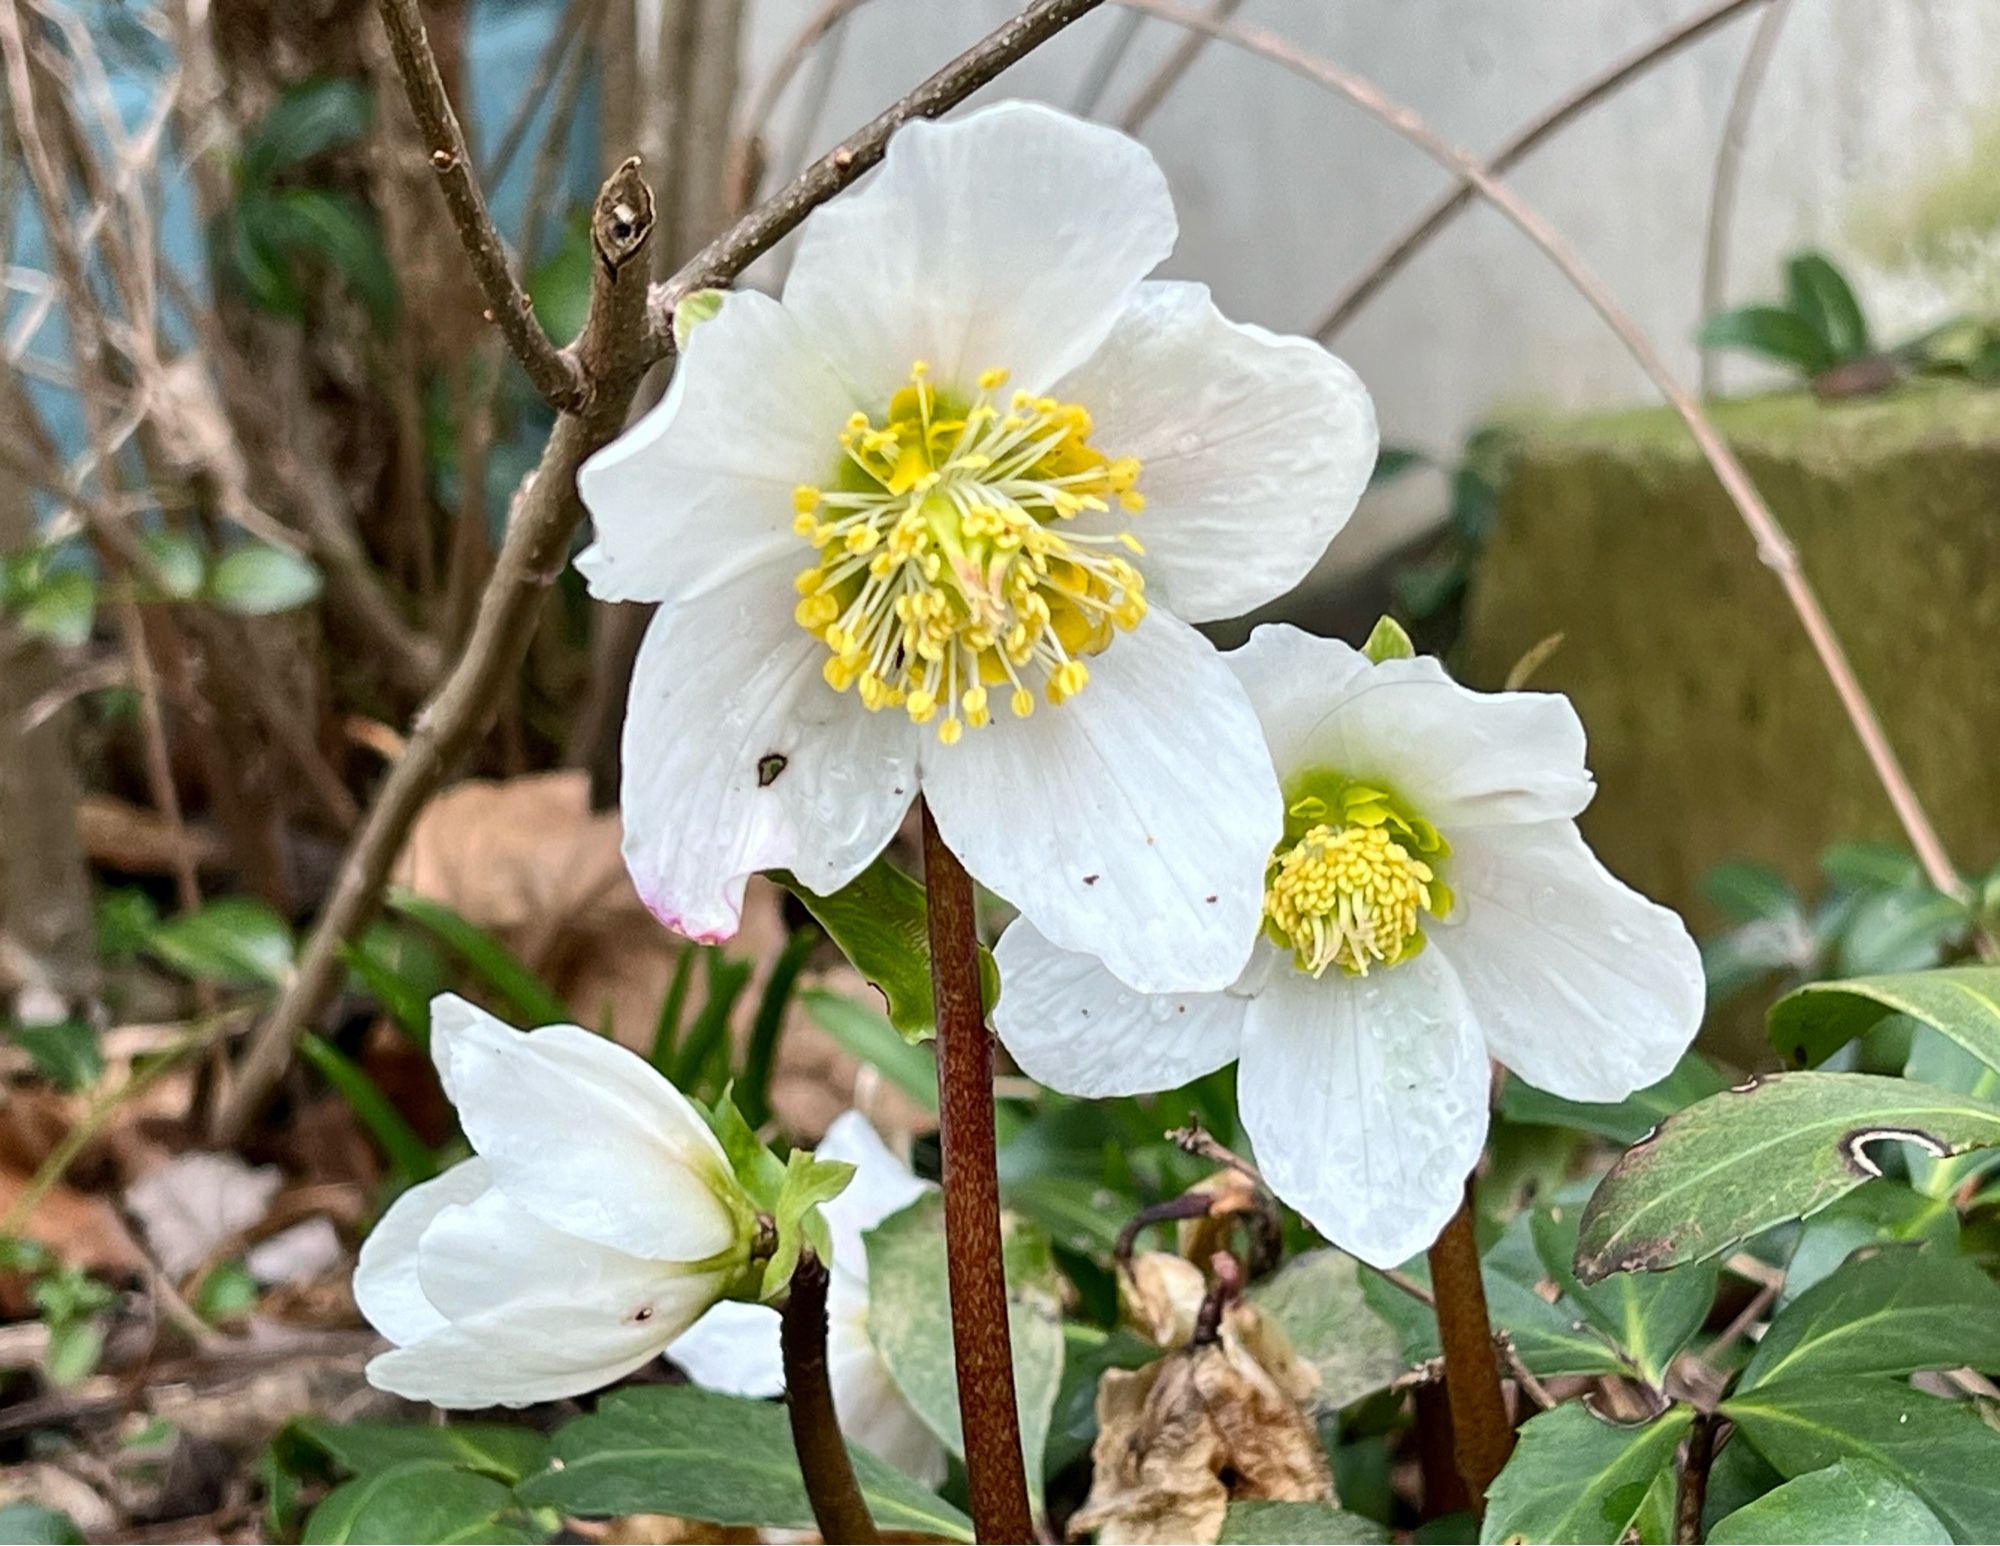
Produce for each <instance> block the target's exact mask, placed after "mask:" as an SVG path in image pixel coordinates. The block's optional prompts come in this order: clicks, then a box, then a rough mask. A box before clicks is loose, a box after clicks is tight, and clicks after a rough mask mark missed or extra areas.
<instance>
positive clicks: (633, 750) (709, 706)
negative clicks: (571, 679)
mask: <svg viewBox="0 0 2000 1546" xmlns="http://www.w3.org/2000/svg"><path fill="white" fill-rule="evenodd" d="M793 567H794V565H793V564H792V563H791V561H790V560H789V559H787V560H784V561H782V562H780V563H778V564H776V565H767V566H766V568H765V569H763V570H761V571H759V572H758V573H757V574H755V575H752V576H749V577H746V578H744V579H741V580H738V581H737V582H735V583H734V584H732V585H730V586H728V587H726V588H724V589H723V590H720V591H716V592H714V593H713V594H711V595H708V596H704V597H700V598H698V599H696V600H694V601H690V602H687V603H685V604H683V605H680V606H673V607H663V608H661V610H660V612H659V614H658V615H657V616H656V617H655V618H654V619H653V621H652V624H651V625H650V626H649V627H648V628H647V630H646V638H645V642H644V643H643V644H642V645H641V646H640V649H639V658H638V661H637V663H636V664H635V665H634V667H633V670H632V692H631V698H630V701H629V703H628V705H627V708H626V718H625V740H624V763H625V774H624V789H623V793H622V799H621V804H622V806H623V810H624V818H625V861H626V864H627V865H628V867H629V868H630V869H631V871H632V880H633V883H634V884H635V885H636V886H637V887H638V890H639V895H640V896H641V897H642V898H644V899H645V902H646V905H647V906H648V907H650V908H651V909H652V910H653V912H654V913H655V914H656V915H657V916H658V917H659V918H660V919H661V920H662V921H663V922H665V923H666V925H667V926H668V927H669V928H672V929H677V930H679V931H680V932H681V933H683V934H686V935H688V936H689V937H690V938H692V939H698V940H702V941H704V942H714V941H716V940H721V939H727V938H728V937H729V936H730V935H731V934H734V933H735V932H736V926H737V923H738V922H739V920H740V919H741V917H742V910H743V887H744V883H745V882H746V881H747V880H748V879H749V877H750V876H751V874H753V873H754V872H756V871H758V870H765V869H779V868H783V869H790V870H791V871H792V872H793V873H795V874H796V875H797V876H798V877H799V879H800V880H802V881H804V882H805V883H806V884H807V885H808V886H810V887H812V888H813V889H814V890H816V891H819V892H822V893H825V892H832V891H837V890H839V889H840V888H841V887H842V886H844V885H846V884H847V883H848V882H849V881H850V880H852V879H854V877H855V876H856V875H858V874H860V873H861V871H862V870H864V869H866V868H867V867H868V865H869V863H870V861H872V860H873V859H874V858H875V856H876V855H877V854H879V853H880V852H881V851H882V848H883V845H884V844H886V843H887V842H888V841H889V839H890V838H891V837H892V836H894V835H895V831H896V827H897V824H898V823H899V822H900V821H901V820H902V817H903V812H904V811H905V810H907V809H908V808H909V804H910V801H911V800H912V799H913V798H915V796H916V792H917V771H916V750H915V748H916V740H917V728H916V727H915V726H914V725H912V724H911V723H910V722H909V719H908V717H907V716H904V715H900V714H893V713H883V714H870V713H869V712H868V711H867V710H866V709H864V708H863V707H862V706H861V701H860V699H859V698H858V697H856V696H855V695H854V694H852V693H847V694H841V693H836V692H835V691H834V690H833V689H832V688H831V687H829V686H827V685H826V682H825V680H824V678H823V677H822V676H821V675H820V671H821V667H822V666H823V665H824V663H825V661H826V658H827V655H826V647H825V646H824V645H823V644H821V643H820V642H819V641H818V640H817V639H815V638H813V636H812V635H810V634H808V633H807V632H806V631H805V630H804V629H803V628H801V627H799V626H798V624H797V623H796V622H794V621H793V619H792V607H793V604H794V602H795V601H796V600H797V597H796V595H795V594H794V593H793V591H792V587H791V571H792V569H793Z"/></svg>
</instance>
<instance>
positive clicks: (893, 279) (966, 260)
mask: <svg viewBox="0 0 2000 1546" xmlns="http://www.w3.org/2000/svg"><path fill="white" fill-rule="evenodd" d="M1176 231H1177V224H1176V221H1175V219H1174V206H1173V199H1172V196H1171V195H1170V194H1169V193H1168V191H1167V183H1166V179H1165V177H1163V176H1162V175H1161V173H1160V169H1159V167H1158V166H1157V165H1155V164H1154V161H1153V158H1152V156H1151V155H1150V154H1149V153H1148V152H1147V151H1146V149H1145V147H1144V146H1142V145H1140V144H1139V143H1138V142H1137V141H1136V140H1133V139H1130V138H1128V137H1126V136H1125V135H1123V134H1120V133H1118V132H1117V131H1115V130H1112V129H1107V128H1104V127H1103V126H1101V125H1098V124H1089V123H1085V122H1083V121H1082V120H1080V119H1076V118H1071V117H1069V116H1068V115H1066V114H1063V113H1059V112H1056V111H1055V110H1054V109H1052V108H1047V107H1042V106H1040V105H1038V104H1035V103H1029V102H1006V103H1001V104H999V105H998V106H995V107H989V108H985V109H983V110H981V111H979V112H976V113H968V114H966V115H965V116H964V117H963V118H959V119H957V120H955V121H953V122H951V123H942V124H937V123H912V124H909V125H907V126H906V127H905V128H903V129H901V130H899V131H898V132H897V134H896V137H895V138H894V139H893V140H891V141H890V142H889V154H888V158H887V160H886V161H885V162H884V163H883V166H882V168H881V170H880V171H878V172H876V173H875V174H874V176H873V177H872V178H870V179H869V181H868V182H867V183H865V184H864V185H863V186H862V188H861V189H860V191H859V192H856V193H853V194H849V195H847V196H845V197H843V198H839V199H836V200H834V201H833V202H832V203H830V204H828V205H826V206H824V207H823V208H821V209H820V210H818V211H816V212H815V213H814V214H813V215H812V217H811V218H810V219H808V220H807V221H806V224H805V229H804V231H803V232H801V233H800V237H799V246H798V255H797V258H796V260H795V261H794V262H793V264H792V271H791V276H790V278H789V279H788V280H787V281H786V284H785V306H786V308H787V309H788V310H790V311H792V312H793V313H794V314H795V315H796V316H797V317H798V318H799V320H800V321H801V322H802V323H804V324H805V326H806V328H807V330H808V331H809V332H810V333H811V334H812V335H813V336H814V338H815V339H816V340H817V341H818V343H819V345H820V347H821V348H822V349H823V350H824V351H825V352H826V355H827V357H828V358H829V359H831V360H832V361H833V363H834V365H835V366H836V367H838V368H839V369H840V370H841V372H842V373H843V374H844V375H846V376H847V377H848V378H849V379H850V380H852V381H853V382H854V384H855V385H856V386H857V387H858V388H860V389H861V391H862V392H863V393H864V394H865V395H867V396H868V397H870V398H871V399H872V400H874V401H875V402H876V403H877V405H878V406H879V405H880V404H884V403H886V402H887V401H888V398H889V395H890V393H892V392H893V391H894V390H895V389H896V388H897V387H898V386H900V385H901V384H902V383H903V381H904V380H905V379H906V378H907V376H908V374H909V370H910V366H911V364H912V362H913V361H916V360H919V359H921V360H926V361H928V362H929V363H930V365H931V367H932V371H933V376H934V379H936V380H937V381H938V382H939V383H940V384H941V385H942V386H944V387H946V388H948V389H950V388H955V389H959V390H965V389H968V388H970V387H971V385H972V382H973V378H974V377H975V376H977V375H978V373H979V372H980V371H983V370H987V369H989V368H992V367H995V366H1000V367H1004V368H1006V369H1008V370H1011V371H1012V372H1013V373H1014V383H1015V385H1017V386H1020V387H1024V388H1026V389H1027V390H1029V391H1040V390H1041V389H1043V388H1044V387H1046V386H1048V385H1049V383H1051V382H1053V381H1055V380H1056V378H1057V377H1059V376H1061V375H1062V373H1063V372H1064V371H1066V370H1068V369H1069V368H1070V367H1071V366H1073V365H1076V364H1079V363H1080V362H1081V361H1083V360H1084V359H1085V358H1087V357H1088V356H1089V355H1090V353H1091V351H1092V350H1094V349H1095V348H1096V347H1097V345H1098V343H1099V342H1100V341H1101V340H1102V339H1103V338H1104V335H1105V334H1106V333H1107V332H1108V331H1109V330H1110V328H1111V325H1112V323H1113V322H1114V321H1115V320H1116V319H1117V317H1118V314H1119V312H1120V311H1122V310H1123V309H1124V306H1125V303H1126V301H1127V300H1128V299H1129V298H1130V296H1131V293H1132V289H1133V287H1134V286H1135V285H1137V284H1138V282H1139V281H1140V280H1141V279H1143V278H1144V277H1145V276H1146V275H1147V273H1149V272H1150V271H1151V270H1152V268H1153V266H1154V265H1155V264H1156V263H1158V262H1159V261H1160V260H1161V259H1162V258H1164V257H1165V256H1166V255H1167V254H1168V253H1169V252H1170V251H1172V250H1173V245H1174V237H1175V234H1176Z"/></svg>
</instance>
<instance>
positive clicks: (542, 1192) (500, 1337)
mask: <svg viewBox="0 0 2000 1546" xmlns="http://www.w3.org/2000/svg"><path fill="white" fill-rule="evenodd" d="M431 1055H432V1057H433V1058H434V1059H435V1061H436V1063H437V1070H438V1076H439V1078H440V1079H441V1080H442V1081H443V1084H444V1090H445V1094H446V1095H447V1096H448V1097H450V1099H451V1101H452V1103H453V1104H454V1105H455V1106H457V1108H458V1113H459V1120H460V1122H461V1123H462V1125H463V1126H464V1129H465V1135H466V1137H467V1138H468V1139H469V1140H470V1141H471V1144H472V1148H473V1151H474V1157H473V1158H472V1159H469V1160H466V1161H464V1162H463V1163H461V1164H459V1165H456V1166H454V1167H453V1168H452V1169H450V1170H448V1171H446V1172H445V1173H444V1174H443V1175H441V1176H438V1177H437V1178H436V1179H434V1180H431V1181H426V1182H425V1183H423V1184H422V1185H421V1186H416V1187H413V1188H411V1189H410V1190H409V1191H407V1192H405V1193H404V1194H403V1195H402V1196H401V1197H399V1198H398V1199H397V1200H396V1202H395V1203H394V1204H393V1205H392V1206H391V1207H390V1209H389V1211H388V1212H387V1213H385V1214H384V1215H383V1216H382V1219H381V1221H380V1222H379V1223H378V1224H377V1225H376V1226H375V1228H374V1230H373V1232H371V1233H370V1235H369V1236H368V1239H367V1240H366V1242H365V1243H364V1244H363V1245H362V1248H361V1259H360V1263H359V1265H358V1266H357V1268H356V1270H355V1274H354V1297H355V1299H356V1301H357V1302H358V1303H359V1305H360V1307H361V1312H362V1314H364V1315H365V1316H367V1318H368V1320H369V1322H370V1323H371V1324H372V1325H373V1326H374V1327H375V1329H376V1330H377V1331H379V1332H381V1333H382V1335H384V1336H385V1337H387V1338H388V1339H389V1340H390V1341H391V1342H393V1343H395V1344H396V1346H395V1347H394V1348H393V1349H392V1350H391V1351H389V1352H386V1353H383V1354H382V1355H381V1356H379V1357H377V1358H376V1359H374V1360H373V1361H372V1362H371V1363H370V1364H369V1365H368V1378H369V1380H370V1381H371V1382H372V1383H374V1384H376V1385H378V1386H380V1387H382V1388H383V1389H385V1390H390V1391H394V1392H395V1393H396V1394H397V1395H400V1396H406V1397H408V1398H410V1399H411V1400H415V1401H429V1402H431V1403H433V1404H435V1405H437V1406H444V1407H483V1406H525V1405H528V1404H529V1403H532V1402H537V1401H552V1400H555V1399H557V1398H559V1397H563V1396H574V1395H580V1394H582V1393H583V1392H585V1391H589V1390H594V1389H596V1388H597V1387H599V1386H601V1385H608V1384H610V1383H611V1382H612V1381H613V1380H616V1379H619V1378H622V1377H623V1376H624V1375H626V1374H629V1373H630V1372H631V1371H632V1370H634V1369H636V1368H638V1367H639V1366H640V1365H641V1364H644V1363H646V1362H648V1361H649V1360H650V1359H653V1358H656V1357H658V1356H659V1354H660V1353H661V1352H662V1351H663V1350H664V1349H665V1348H666V1347H667V1345H668V1344H669V1343H671V1342H672V1341H673V1340H674V1339H675V1338H676V1337H678V1336H680V1335H681V1333H683V1332H684V1331H686V1330H687V1329H688V1327H690V1326H692V1325H693V1324H694V1323H695V1322H696V1321H697V1320H698V1319H699V1318H700V1317H701V1316H702V1314H703V1313H704V1312H705V1311H707V1310H708V1309H709V1307H710V1306H712V1305H714V1304H715V1303H716V1302H717V1301H718V1300H719V1299H721V1298H723V1297H724V1296H725V1295H728V1294H737V1293H740V1294H749V1295H752V1296H754V1295H755V1294H756V1293H757V1291H758V1287H759V1283H760V1278H759V1274H758V1271H757V1270H756V1265H757V1264H756V1263H754V1262H753V1260H752V1253H753V1249H754V1247H755V1244H756V1239H757V1235H758V1210H757V1209H756V1207H755V1206H754V1205H753V1204H752V1201H751V1199H750V1196H749V1195H748V1193H746V1192H745V1190H744V1188H743V1187H742V1185H741V1184H739V1182H738V1181H737V1179H736V1177H735V1175H734V1174H733V1173H732V1171H731V1167H730V1164H729V1161H728V1159H727V1158H726V1157H725V1156H724V1154H723V1150H722V1146H721V1144H719V1143H718V1142H717V1141H716V1139H715V1136H714V1135H713V1134H712V1133H711V1132H710V1131H709V1128H708V1125H707V1124H706V1123H705V1122H704V1121H703V1120H702V1117H701V1114H700V1113H699V1112H698V1111H696V1110H695V1108H694V1107H693V1106H692V1105H691V1104H689V1102H688V1101H687V1099H686V1098H685V1097H684V1096H682V1095H681V1093H680V1092H679V1091H678V1090H676V1089H675V1088H674V1087H673V1086H672V1085H671V1084H669V1083H668V1082H667V1081H666V1080H665V1079H663V1078H661V1077H660V1075H659V1074H658V1073H657V1072H656V1071H655V1070H654V1069H653V1068H652V1066H651V1065H650V1064H648V1063H647V1062H646V1061H645V1059H644V1058H641V1057H639V1056H638V1055H637V1054H635V1053H633V1052H630V1051H628V1050H626V1049H625V1048H623V1047H621V1046H619V1045H617V1044H616V1043H615V1042H612V1041H608V1040H606V1039H605V1038H604V1037H602V1036H598V1035H595V1034H593V1033H592V1032H590V1031H586V1030H582V1029H580V1028H579V1027H577V1026H573V1025H552V1026H545V1027H543V1028H542V1029H541V1030H537V1031H531V1032H526V1033H523V1032H520V1031H516V1030H514V1029H513V1028H512V1027H510V1026H507V1025H504V1024H502V1023H501V1022H500V1021H498V1020H496V1019H495V1018H494V1017H493V1016H491V1015H489V1014H487V1013H486V1012H485V1011H484V1010H482V1009H479V1008H477V1007H476V1006H474V1005H472V1004H469V1003H467V1002H466V1001H465V1000H464V999H461V998H457V997H455V996H452V995H445V996H443V997H441V998H439V999H438V1000H437V1001H436V1002H435V1003H434V1004H433V1005H432V1008H431Z"/></svg>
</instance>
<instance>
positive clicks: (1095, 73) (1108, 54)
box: [1069, 11, 1146, 118]
mask: <svg viewBox="0 0 2000 1546" xmlns="http://www.w3.org/2000/svg"><path fill="white" fill-rule="evenodd" d="M1145 25H1146V18H1145V17H1143V16H1141V15H1140V14H1139V13H1138V12H1137V11H1126V12H1124V13H1123V14H1122V15H1120V16H1119V18H1118V20H1117V21H1116V22H1114V23H1113V24H1112V27H1111V36H1109V37H1108V38H1106V39H1105V40H1104V46H1103V47H1102V48H1100V49H1099V50H1098V51H1097V57H1096V58H1095V59H1093V60H1091V61H1090V68H1089V69H1088V70H1086V71H1085V72H1084V76H1083V83H1082V84H1081V85H1079V86H1078V87H1077V88H1076V95H1075V96H1074V97H1073V98H1071V100H1070V105H1069V110H1070V111H1071V112H1072V113H1074V114H1076V116H1077V117H1079V118H1088V117H1089V116H1090V115H1091V114H1092V113H1094V112H1096V111H1097V105H1098V103H1100V102H1102V101H1103V100H1104V93H1105V92H1106V91H1107V90H1108V89H1109V88H1110V85H1111V81H1112V77H1114V76H1115V75H1117V73H1118V67H1119V66H1120V65H1121V64H1123V63H1124V62H1125V56H1126V55H1127V54H1129V53H1130V52H1131V51H1132V44H1133V43H1134V42H1135V41H1137V39H1138V36H1139V31H1140V29H1141V28H1142V27H1144V26H1145Z"/></svg>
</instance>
